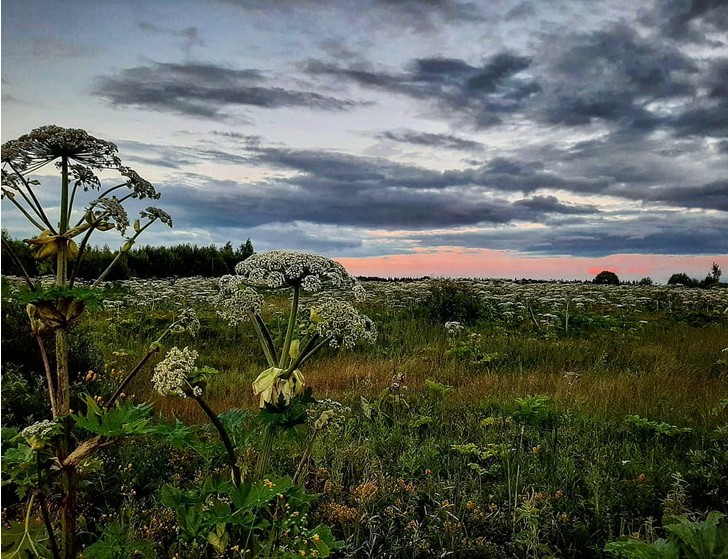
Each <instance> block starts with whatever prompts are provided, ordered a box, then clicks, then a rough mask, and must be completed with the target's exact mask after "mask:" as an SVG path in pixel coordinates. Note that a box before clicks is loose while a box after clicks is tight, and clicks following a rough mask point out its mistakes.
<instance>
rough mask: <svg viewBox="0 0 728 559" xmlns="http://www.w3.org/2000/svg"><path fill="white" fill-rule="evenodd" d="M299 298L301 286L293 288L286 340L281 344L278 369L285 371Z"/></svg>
mask: <svg viewBox="0 0 728 559" xmlns="http://www.w3.org/2000/svg"><path fill="white" fill-rule="evenodd" d="M300 298H301V286H300V285H297V286H295V287H294V288H293V303H292V304H291V314H290V315H289V316H288V329H287V330H286V339H285V341H284V342H283V351H282V352H281V357H280V360H279V361H278V368H279V369H285V368H286V361H287V360H288V359H289V358H290V357H289V355H288V352H289V351H290V349H291V342H292V341H293V331H294V330H295V329H296V318H297V317H298V301H299V300H300Z"/></svg>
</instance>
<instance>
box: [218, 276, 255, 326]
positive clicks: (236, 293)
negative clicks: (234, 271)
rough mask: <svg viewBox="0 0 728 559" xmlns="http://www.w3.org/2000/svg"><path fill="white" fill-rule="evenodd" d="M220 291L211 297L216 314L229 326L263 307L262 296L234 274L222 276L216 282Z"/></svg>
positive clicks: (247, 317) (249, 316)
mask: <svg viewBox="0 0 728 559" xmlns="http://www.w3.org/2000/svg"><path fill="white" fill-rule="evenodd" d="M218 285H219V287H220V291H218V293H217V294H216V295H215V297H214V298H213V304H214V305H215V306H216V307H217V314H218V316H220V317H221V318H222V319H223V320H225V321H226V322H227V323H228V324H229V325H230V326H235V325H237V324H240V323H241V322H245V321H246V320H248V319H249V318H251V317H252V316H254V315H256V314H258V313H259V312H260V309H261V308H262V307H263V296H262V295H260V294H259V293H257V292H256V291H255V290H254V289H252V288H251V287H246V286H244V285H243V284H242V281H241V280H240V279H239V278H236V277H235V276H229V275H228V276H223V277H221V278H220V281H219V283H218Z"/></svg>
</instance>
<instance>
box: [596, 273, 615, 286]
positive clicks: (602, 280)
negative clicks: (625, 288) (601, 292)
mask: <svg viewBox="0 0 728 559" xmlns="http://www.w3.org/2000/svg"><path fill="white" fill-rule="evenodd" d="M592 283H596V284H597V285H619V277H618V276H617V274H615V273H614V272H610V271H609V270H602V271H601V272H599V273H598V274H597V275H596V276H594V279H593V280H592Z"/></svg>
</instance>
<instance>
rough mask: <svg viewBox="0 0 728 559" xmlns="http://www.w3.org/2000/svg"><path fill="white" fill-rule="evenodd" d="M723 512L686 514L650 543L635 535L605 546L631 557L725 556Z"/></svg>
mask: <svg viewBox="0 0 728 559" xmlns="http://www.w3.org/2000/svg"><path fill="white" fill-rule="evenodd" d="M724 518H725V515H723V514H721V513H719V512H712V513H710V514H709V515H708V516H707V518H706V519H705V520H703V521H693V520H690V519H688V518H685V517H684V516H681V517H677V518H674V519H671V520H670V523H667V524H666V525H665V529H666V530H667V532H668V537H667V539H662V538H660V539H658V540H656V541H654V542H652V543H648V542H645V541H642V540H638V539H635V538H627V539H624V540H622V541H618V542H612V543H609V544H607V546H606V547H605V548H604V549H605V551H608V552H610V553H612V554H614V555H615V556H617V557H626V558H627V559H681V558H685V559H725V558H726V557H728V526H727V525H726V523H725V522H723V519H724Z"/></svg>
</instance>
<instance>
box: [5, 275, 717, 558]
mask: <svg viewBox="0 0 728 559" xmlns="http://www.w3.org/2000/svg"><path fill="white" fill-rule="evenodd" d="M363 287H364V288H365V290H366V293H367V297H366V299H365V300H364V301H363V302H361V303H359V304H358V309H359V310H360V311H361V312H363V313H364V314H365V315H367V316H368V317H369V318H370V319H371V320H372V322H373V324H374V325H375V326H376V333H377V337H376V341H374V343H366V344H358V345H356V346H355V347H353V348H351V349H347V348H332V347H328V346H327V347H324V348H323V349H322V350H321V351H320V352H319V353H318V354H317V355H316V356H315V357H314V358H312V359H311V360H310V361H309V362H307V363H306V369H305V382H306V385H307V386H308V387H311V388H312V389H313V398H314V399H315V401H311V400H310V398H309V399H308V400H307V401H305V402H304V403H303V404H302V409H301V410H300V413H299V414H298V415H297V416H294V415H293V414H290V417H288V419H290V421H289V424H288V425H286V424H285V422H283V423H280V426H281V427H280V429H279V431H278V433H277V435H276V437H275V439H273V440H272V449H271V453H270V465H269V468H268V471H267V473H266V474H265V477H264V479H262V480H258V481H253V480H255V479H256V475H255V468H256V462H257V461H258V459H259V455H260V454H261V452H262V451H261V449H262V448H265V432H266V421H267V418H266V417H265V416H266V411H265V410H264V411H259V410H258V401H257V398H255V397H254V395H253V392H252V390H251V383H252V382H253V381H254V379H256V376H257V375H258V374H259V373H260V371H261V370H263V369H264V368H265V367H266V363H265V360H264V356H263V355H262V353H261V351H260V346H259V345H258V339H257V337H256V332H255V330H254V328H253V326H252V325H251V323H250V322H247V323H240V324H238V325H236V326H234V327H230V326H229V325H228V324H227V323H226V322H225V320H223V318H222V317H221V316H220V315H219V313H218V310H219V309H218V308H217V307H216V306H215V305H214V304H213V301H214V299H215V296H216V294H217V293H218V290H219V287H218V282H217V280H215V279H202V278H180V279H170V280H128V281H121V282H113V283H106V284H105V285H104V286H102V290H101V292H100V293H101V294H102V297H101V299H100V300H99V301H98V303H97V306H96V307H95V309H93V310H90V311H88V312H86V313H85V315H84V318H83V319H82V321H81V322H79V323H77V324H76V325H75V327H74V329H73V330H72V340H71V349H72V351H71V373H72V376H73V378H74V380H73V386H74V392H75V393H77V394H78V395H79V396H78V400H77V401H76V402H75V403H72V407H74V408H75V409H77V410H78V409H84V408H85V409H86V412H85V415H83V416H82V419H81V420H79V421H78V422H77V426H78V427H80V428H81V429H84V428H86V429H87V430H89V431H91V432H92V433H100V432H101V431H99V428H98V425H97V426H96V427H94V425H92V423H91V422H90V419H89V418H90V417H91V416H92V415H93V414H92V413H91V409H92V407H93V404H92V402H95V403H96V404H98V405H101V406H103V404H104V402H105V401H106V400H108V399H109V398H110V397H111V395H112V394H114V392H115V391H116V389H117V387H118V386H119V383H120V382H121V380H122V379H123V378H124V377H125V376H126V375H127V373H128V372H129V371H130V370H132V369H133V368H134V367H135V365H136V364H137V362H138V361H139V360H140V358H142V357H143V356H144V355H145V353H146V352H147V348H149V347H150V346H149V344H150V342H151V341H153V340H155V339H157V338H158V337H159V335H160V333H161V332H164V331H165V329H167V328H168V325H169V324H171V323H173V322H174V321H175V317H176V316H178V314H179V312H180V310H181V309H188V308H192V309H194V311H195V314H196V316H197V318H198V319H199V326H200V327H199V332H197V335H196V336H195V337H194V338H190V337H185V336H184V334H183V333H181V332H176V331H171V332H170V333H169V335H168V336H167V337H166V338H165V339H164V342H163V344H162V345H161V346H160V348H158V349H159V351H157V352H156V353H155V354H154V355H153V356H151V359H150V360H149V361H148V362H147V363H146V364H145V366H144V368H142V370H141V371H140V372H139V374H138V375H136V377H135V378H134V380H133V381H132V382H131V384H129V385H128V386H127V387H126V388H125V390H124V393H123V394H122V397H121V398H120V401H121V402H122V408H123V407H124V406H126V408H125V409H127V410H128V409H133V410H137V411H136V413H137V415H134V416H129V415H127V416H125V417H126V419H125V420H124V421H126V422H127V423H123V422H122V424H120V425H119V426H118V428H119V430H120V432H121V431H124V429H125V428H126V427H125V426H128V425H130V424H134V422H135V421H137V422H140V423H139V425H143V426H144V428H139V429H137V430H136V431H134V430H133V429H132V430H129V431H128V433H130V434H132V435H134V436H129V437H125V438H124V439H123V440H121V441H120V442H117V444H115V445H108V446H105V447H104V448H103V449H101V450H100V451H99V452H98V453H97V454H96V455H95V456H94V457H93V458H89V459H88V460H87V461H85V462H83V463H82V464H81V467H80V469H79V471H80V473H81V486H82V487H83V491H84V492H85V497H84V499H83V501H81V502H80V504H79V507H80V511H79V525H80V527H81V529H80V535H79V540H80V542H81V544H82V545H81V547H82V548H85V549H84V550H83V556H84V557H85V558H86V559H88V558H89V557H91V558H92V559H93V557H137V556H138V557H160V558H173V557H175V558H176V557H179V558H188V557H200V558H201V557H240V558H242V557H253V556H255V557H259V556H260V557H263V556H265V557H268V556H270V557H274V556H279V557H294V556H295V557H300V556H307V557H318V556H326V555H327V554H329V553H330V554H331V556H335V557H473V558H480V557H483V558H487V557H492V558H505V557H524V558H525V557H529V558H530V557H561V558H576V557H611V556H614V557H617V556H625V557H663V556H664V557H673V555H657V554H655V555H648V554H645V553H651V552H650V551H645V549H647V548H649V549H652V550H653V551H654V550H657V549H658V548H659V547H660V543H659V540H660V539H663V540H664V539H669V536H670V535H671V534H674V533H677V532H679V531H676V529H675V528H674V526H675V525H677V524H679V525H680V526H687V528H686V530H688V531H690V530H692V532H690V533H692V534H698V536H699V537H703V538H704V539H705V538H708V539H710V538H713V539H716V538H723V540H722V541H723V545H725V541H724V540H725V531H726V528H725V525H724V524H720V525H719V526H720V527H722V531H720V530H718V531H716V530H713V531H712V532H710V529H709V527H710V526H711V525H712V524H711V522H712V523H713V524H716V523H717V522H718V519H719V518H720V515H717V514H713V515H712V516H711V517H709V519H708V520H707V521H706V515H708V513H710V512H711V511H713V512H714V513H715V512H718V513H728V504H727V500H728V289H724V288H713V289H689V288H683V287H674V286H670V287H664V286H637V285H620V286H600V285H592V284H582V283H515V282H511V281H505V280H482V281H478V280H445V279H425V280H417V281H365V282H363ZM21 292H22V289H21V288H20V282H19V281H13V280H12V279H9V278H6V280H5V283H4V286H3V325H2V326H3V337H2V359H3V383H2V414H3V435H4V436H3V452H4V460H3V463H4V468H3V469H4V470H8V469H9V468H10V467H11V466H12V465H13V464H14V463H15V465H16V466H17V465H18V464H22V459H21V457H19V456H18V454H20V447H21V446H22V445H21V444H20V443H18V442H17V441H18V439H19V437H15V438H14V433H17V432H18V430H19V429H22V428H23V427H24V426H25V425H28V424H29V423H32V422H33V421H38V420H42V419H45V418H47V417H48V416H49V415H50V412H49V411H48V409H47V408H48V403H47V397H46V396H45V394H44V388H43V382H42V375H41V374H40V373H39V372H38V371H40V370H42V365H41V364H39V362H38V359H39V358H38V357H37V351H36V350H37V346H36V345H35V343H34V341H33V340H32V339H31V338H29V337H28V335H27V320H28V319H27V316H26V310H25V304H24V303H22V302H21V301H22V293H21ZM289 295H290V294H287V293H286V292H285V290H284V291H283V292H280V291H276V292H268V293H266V299H265V301H266V302H265V306H263V307H262V309H261V310H260V316H261V317H262V318H263V320H264V321H265V323H266V324H267V325H268V327H269V329H270V334H271V336H272V338H273V341H274V342H275V344H276V345H280V341H281V340H283V338H284V337H285V336H286V330H287V320H288V315H287V311H286V309H287V306H288V305H289V304H290V303H289ZM333 295H334V296H338V294H337V293H334V294H333ZM316 296H317V298H320V293H317V294H316ZM314 304H315V303H312V300H309V299H307V298H306V297H303V298H302V300H301V308H302V309H306V308H308V307H309V306H312V305H314ZM297 327H300V328H303V326H302V325H297ZM176 346H178V347H180V348H181V347H183V346H186V347H189V349H190V350H194V351H196V352H197V353H198V354H199V357H198V362H199V363H200V364H201V365H202V364H204V365H205V366H206V367H209V368H211V369H209V372H210V374H209V375H207V376H206V377H205V383H204V384H201V386H204V391H205V396H204V397H205V401H206V402H207V404H208V406H209V408H211V409H212V410H214V412H215V413H216V414H219V418H220V421H221V422H222V424H223V425H224V426H225V428H226V429H227V432H228V433H229V434H230V439H231V444H232V447H233V449H234V456H235V460H236V461H237V467H238V468H239V471H240V476H241V478H242V480H243V481H245V480H251V481H250V482H248V483H247V485H244V487H247V491H248V493H245V498H243V496H241V494H240V493H239V492H238V493H235V492H234V491H232V490H231V489H230V487H228V486H229V485H230V483H229V482H230V467H229V464H228V458H227V457H226V451H225V446H224V445H223V444H221V442H220V440H219V439H218V437H217V433H216V431H215V427H214V425H213V424H212V423H211V422H210V419H209V414H208V413H207V412H206V411H205V410H204V409H203V408H202V407H201V406H200V405H198V403H197V402H196V398H194V397H187V398H179V397H177V398H172V397H165V396H162V395H160V394H159V392H158V391H155V389H154V387H153V385H152V383H151V382H150V379H151V377H152V374H153V371H154V367H155V364H157V363H158V362H159V361H160V360H161V359H162V357H163V356H164V354H165V351H167V350H169V349H170V348H172V347H176ZM213 369H214V371H213ZM84 394H85V395H86V396H84ZM145 402H146V403H149V404H144V403H145ZM117 407H118V406H117ZM122 408H119V409H122ZM322 412H325V413H322ZM76 413H78V414H79V415H81V414H80V412H76ZM287 413H288V412H287ZM140 418H142V419H140ZM323 418H325V421H322V419H323ZM94 429H96V430H94ZM132 431H134V432H132ZM13 441H15V442H13ZM8 452H10V454H8ZM13 461H15V462H13ZM8 463H9V464H10V465H9V466H7V464H8ZM21 469H22V468H21ZM8 471H9V470H8ZM28 475H30V474H28V473H27V472H25V473H22V472H20V473H18V471H17V469H16V471H14V472H13V473H12V474H11V475H8V474H7V472H6V475H5V477H4V482H3V484H4V487H3V507H5V508H4V509H3V515H4V518H3V520H4V522H5V523H6V525H7V526H17V525H18V524H21V525H22V518H20V519H18V518H17V515H18V511H19V510H21V508H20V504H21V503H23V502H24V501H23V500H22V499H24V498H25V497H26V495H25V493H23V492H22V491H20V495H21V497H22V499H19V498H18V496H17V495H18V491H17V490H18V488H19V487H20V488H22V487H24V484H25V485H28V486H29V482H28V481H27V480H26V479H25V478H24V477H23V476H26V477H27V476H28ZM238 490H240V488H238ZM250 495H254V498H253V497H250ZM246 498H247V499H248V500H247V501H246V500H245V499H246ZM251 499H252V501H251ZM50 501H51V508H52V507H53V502H52V499H50ZM22 510H25V509H22ZM28 514H30V513H28ZM38 514H39V513H38ZM26 520H27V519H26ZM35 523H36V524H37V525H38V526H37V527H38V529H39V530H41V529H42V522H40V519H39V518H38V519H37V521H36V522H35ZM676 523H677V524H676ZM680 523H682V524H680ZM666 525H668V526H672V528H670V529H669V530H666V529H665V528H664V526H666ZM25 527H26V528H27V527H28V522H27V521H26V523H25ZM714 528H715V526H714ZM708 532H710V533H711V534H712V535H706V534H708ZM26 533H28V532H27V530H26ZM698 536H696V537H698ZM36 537H37V541H38V542H40V543H39V545H40V546H41V547H42V542H43V541H44V537H43V534H42V533H40V534H39V535H37V536H36ZM620 538H630V539H628V540H624V541H623V542H622V543H617V544H612V545H611V547H610V551H605V546H607V544H609V542H615V541H618V540H620ZM6 541H8V540H7V539H6V535H5V534H4V535H3V542H6ZM716 541H717V540H716ZM94 542H95V543H94ZM654 542H658V543H654ZM719 543H720V542H719ZM91 544H93V545H91ZM3 545H4V546H5V543H3ZM686 545H687V544H686ZM717 545H718V544H715V545H714V546H713V547H711V548H710V549H711V550H713V551H708V552H707V553H710V554H712V553H717V551H715V550H719V549H723V550H725V548H720V547H719V546H718V547H716V546H717ZM41 547H39V549H40V548H41ZM706 549H708V548H706ZM620 550H621V551H620ZM640 550H641V551H640ZM640 552H641V553H643V555H639V554H638V553H640ZM654 552H655V553H658V551H654ZM620 553H621V554H622V555H620ZM710 554H709V555H679V556H680V557H682V556H685V557H693V556H694V557H709V556H711V555H710ZM15 556H17V557H24V556H25V555H22V554H18V555H15ZM31 556H32V554H31ZM41 556H42V554H41ZM674 556H675V557H678V555H674ZM715 556H718V555H715ZM720 556H723V555H720ZM3 557H5V553H3Z"/></svg>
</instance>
